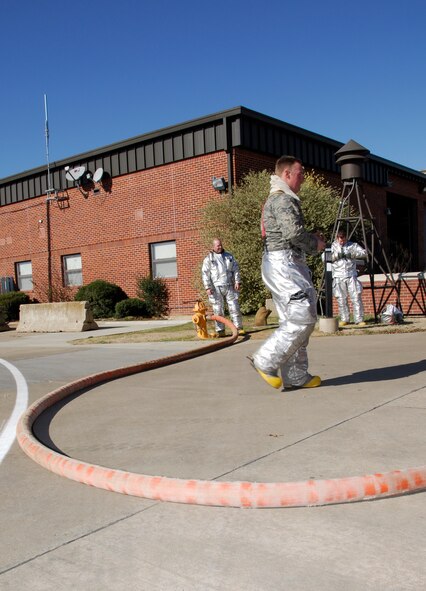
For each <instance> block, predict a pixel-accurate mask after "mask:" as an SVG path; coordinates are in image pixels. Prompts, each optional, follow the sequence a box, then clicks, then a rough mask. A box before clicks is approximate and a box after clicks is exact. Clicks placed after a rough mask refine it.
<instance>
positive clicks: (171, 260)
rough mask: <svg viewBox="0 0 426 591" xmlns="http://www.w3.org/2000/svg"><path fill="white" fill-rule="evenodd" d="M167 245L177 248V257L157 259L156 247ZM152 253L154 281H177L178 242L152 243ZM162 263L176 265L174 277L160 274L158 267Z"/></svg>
mask: <svg viewBox="0 0 426 591" xmlns="http://www.w3.org/2000/svg"><path fill="white" fill-rule="evenodd" d="M165 244H173V245H174V248H175V256H174V257H165V258H156V257H155V247H156V246H159V245H165ZM149 251H150V258H151V275H152V277H153V279H157V278H162V279H177V277H178V269H177V248H176V240H162V241H161V242H151V243H150V245H149ZM161 263H169V264H170V263H174V265H175V272H174V274H173V275H167V276H164V275H161V274H158V271H157V265H159V264H161Z"/></svg>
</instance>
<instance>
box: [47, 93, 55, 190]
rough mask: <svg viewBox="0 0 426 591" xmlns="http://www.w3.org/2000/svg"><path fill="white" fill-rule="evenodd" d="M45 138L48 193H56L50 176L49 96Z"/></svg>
mask: <svg viewBox="0 0 426 591" xmlns="http://www.w3.org/2000/svg"><path fill="white" fill-rule="evenodd" d="M44 136H45V140H46V160H47V191H46V193H47V194H48V195H50V193H55V189H54V188H53V187H52V175H51V174H50V162H49V121H48V116H47V94H45V95H44Z"/></svg>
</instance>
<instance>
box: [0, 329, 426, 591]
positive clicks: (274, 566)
mask: <svg viewBox="0 0 426 591" xmlns="http://www.w3.org/2000/svg"><path fill="white" fill-rule="evenodd" d="M115 328H118V327H115ZM107 330H109V329H107ZM9 334H10V335H11V334H12V333H9ZM79 335H80V336H81V333H79ZM22 336H23V335H22ZM28 337H29V338H25V339H23V338H19V339H13V342H14V345H13V346H14V347H15V341H16V340H18V341H19V343H20V347H22V353H19V352H17V353H16V359H15V362H16V363H19V359H22V361H21V362H20V363H21V369H22V370H23V371H24V370H25V368H26V367H29V363H30V362H29V361H25V359H24V357H26V356H27V352H26V351H24V343H26V347H27V348H28V351H30V350H32V348H34V347H36V349H35V350H37V348H38V351H40V343H41V342H42V341H43V339H44V338H45V337H46V335H28ZM4 338H5V337H4V333H3V335H0V342H1V344H2V353H1V355H2V356H6V355H7V344H9V346H10V341H9V343H6V342H5V341H4ZM58 338H59V337H58ZM61 338H62V335H61ZM67 339H68V340H69V335H67ZM6 340H7V339H6ZM46 343H47V340H46ZM51 344H52V342H51ZM56 344H57V346H58V348H57V350H56V351H55V353H52V354H51V353H50V349H48V348H46V351H47V353H46V356H45V357H44V359H45V361H44V363H49V364H50V365H49V367H51V368H52V369H51V372H52V371H58V372H59V368H60V367H63V366H64V365H66V364H68V366H69V367H68V371H71V370H72V367H71V365H72V364H73V363H75V360H76V359H77V357H76V356H77V355H81V353H78V351H77V353H76V349H79V348H77V347H73V346H70V345H67V344H66V343H65V340H64V342H63V343H61V344H59V343H56ZM189 344H191V343H181V346H182V345H183V346H184V347H186V348H188V345H189ZM425 344H426V335H425V334H424V333H422V332H417V333H412V334H388V335H369V336H365V338H357V337H353V336H348V337H344V338H343V337H334V336H323V337H321V338H312V339H311V342H310V346H309V354H310V367H311V371H312V372H313V373H318V374H319V375H321V377H322V378H323V380H324V384H323V386H321V387H320V388H318V389H314V390H295V391H292V392H277V391H275V390H273V389H272V388H269V387H268V386H267V385H266V384H265V383H264V382H263V380H261V379H260V378H259V377H258V376H257V374H256V373H255V372H254V371H253V370H252V369H251V368H250V366H249V364H248V362H247V360H246V356H247V355H249V354H252V353H253V352H254V350H255V349H256V347H257V346H258V345H259V342H258V341H255V340H254V339H253V340H250V339H247V340H245V341H240V342H238V343H236V344H235V345H233V346H231V347H228V348H226V349H223V350H220V351H217V352H215V353H212V354H209V355H203V356H202V357H198V358H196V359H192V360H188V361H185V362H183V363H179V364H175V365H172V366H168V367H164V368H160V369H156V370H154V371H150V372H147V373H144V374H139V375H133V376H129V377H126V378H123V379H121V380H114V381H110V382H107V383H105V384H102V385H101V386H98V387H96V388H95V389H94V390H93V391H89V392H86V393H85V394H83V395H81V396H78V397H74V399H73V400H72V401H70V402H69V403H68V404H62V405H60V408H57V409H55V410H52V411H51V412H50V413H47V412H46V413H45V414H46V415H48V416H45V417H44V420H43V421H41V422H40V423H39V425H38V434H39V436H40V437H41V438H44V440H45V441H46V442H47V441H49V440H50V442H51V444H52V445H54V446H55V447H56V448H58V449H60V450H62V452H63V453H66V454H67V455H69V456H71V457H74V458H78V459H81V460H84V461H88V462H93V463H96V464H99V465H103V466H109V467H114V468H118V469H121V470H129V471H134V472H139V473H141V474H148V475H166V476H170V477H175V478H184V479H191V478H193V479H203V480H213V481H236V480H248V481H251V482H289V481H297V480H307V479H312V478H313V479H326V478H336V477H344V476H355V475H363V474H369V473H374V472H387V471H391V470H395V469H397V468H407V467H414V466H422V465H424V464H425V457H426V442H425V437H424V418H425V416H426V362H425V349H426V347H425ZM159 345H161V344H159ZM167 345H169V344H168V343H167ZM163 346H164V344H163ZM110 347H111V345H91V346H90V347H83V348H80V350H81V349H82V350H83V352H84V354H85V355H86V356H89V357H88V358H87V359H88V361H87V363H89V361H90V363H91V365H92V367H93V368H96V365H97V364H98V363H99V364H100V365H101V364H102V363H103V361H102V360H103V359H104V357H105V355H106V352H108V351H117V352H118V351H119V347H118V346H115V345H114V346H113V349H110ZM151 347H152V343H146V344H143V343H142V344H137V345H126V347H125V349H124V350H123V351H127V353H126V355H128V354H130V353H131V355H132V357H136V356H137V355H138V354H141V355H142V354H145V353H146V352H147V351H148V350H151ZM138 352H139V353H138ZM143 352H145V353H143ZM157 353H158V354H160V347H159V349H158V350H157ZM38 354H40V353H38ZM117 354H118V353H117ZM55 363H56V364H57V365H54V364H55ZM26 364H27V365H26ZM54 367H57V370H54V369H53V368H54ZM37 376H39V374H37ZM40 379H41V378H40V376H39V377H37V380H40ZM30 386H31V384H30ZM35 386H36V387H37V390H40V388H41V385H40V383H39V382H37V384H36V383H34V387H35ZM45 387H46V388H50V389H52V387H53V385H50V386H49V384H47V383H46V386H45ZM6 464H7V465H6V466H5V470H7V478H6V479H4V478H3V483H4V484H3V490H0V492H2V498H3V499H4V501H3V517H2V520H3V523H2V532H3V534H2V535H3V536H5V537H6V539H7V540H8V542H9V543H8V544H6V547H5V550H4V552H3V558H2V563H3V567H2V569H1V570H0V585H1V587H2V589H13V590H14V589H19V588H27V587H31V588H32V589H33V590H34V591H49V590H50V589H52V591H53V590H55V591H56V590H57V589H66V590H68V589H69V590H71V589H74V588H75V587H76V586H77V587H78V588H81V589H89V588H90V589H93V590H94V591H96V590H98V589H99V590H100V589H111V590H114V591H115V590H121V589H123V590H124V589H137V590H143V591H145V590H147V591H168V590H170V591H195V590H196V591H207V590H220V591H223V590H230V591H240V590H241V591H243V590H244V591H270V590H274V591H275V590H279V591H281V590H282V591H287V590H290V589H291V591H307V590H310V589H314V590H315V591H330V590H338V591H340V590H341V589H342V588H344V589H345V591H361V590H362V591H364V590H373V589H374V590H375V591H376V590H377V589H390V590H395V591H396V590H398V591H401V590H402V591H405V590H411V589H413V590H414V589H415V590H416V591H417V590H418V589H421V588H422V587H423V586H424V583H425V581H426V563H425V561H424V553H425V549H426V548H425V540H424V523H425V520H426V504H425V494H426V493H417V494H412V495H405V496H400V497H395V498H388V499H382V500H377V501H369V502H368V501H367V502H360V503H349V504H344V505H330V506H324V507H312V508H308V507H302V508H297V509H252V510H242V509H232V508H228V507H203V506H195V505H181V504H175V503H161V502H157V501H151V500H147V499H141V498H137V497H128V496H124V495H120V494H117V493H111V492H107V491H103V490H99V489H94V488H90V487H88V486H86V485H84V484H78V483H75V482H72V481H69V480H67V479H64V478H60V477H58V476H56V475H54V474H52V473H50V472H48V471H46V470H44V469H42V468H41V467H40V466H38V465H37V464H35V463H34V462H31V461H30V460H29V459H28V458H27V457H26V456H24V454H23V453H22V452H21V450H20V449H18V448H17V446H15V447H14V448H13V452H12V453H11V454H10V455H9V456H8V457H7V459H6ZM10 491H15V492H14V494H13V495H11V494H10ZM2 573H3V574H2Z"/></svg>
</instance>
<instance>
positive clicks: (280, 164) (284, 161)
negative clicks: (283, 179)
mask: <svg viewBox="0 0 426 591" xmlns="http://www.w3.org/2000/svg"><path fill="white" fill-rule="evenodd" d="M296 162H298V163H299V164H303V162H302V161H301V160H299V158H296V156H281V157H280V158H278V160H277V161H276V163H275V174H276V175H278V176H281V174H282V172H283V170H284V169H285V168H291V167H292V166H293V164H296Z"/></svg>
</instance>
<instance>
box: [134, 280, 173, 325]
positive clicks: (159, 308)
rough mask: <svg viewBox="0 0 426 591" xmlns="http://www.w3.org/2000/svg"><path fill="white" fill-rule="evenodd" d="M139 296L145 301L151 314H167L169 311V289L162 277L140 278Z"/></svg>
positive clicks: (160, 315)
mask: <svg viewBox="0 0 426 591" xmlns="http://www.w3.org/2000/svg"><path fill="white" fill-rule="evenodd" d="M137 294H138V296H139V297H140V298H141V299H142V300H143V301H144V302H145V305H146V309H147V312H148V314H149V316H159V317H160V318H161V317H163V316H167V315H168V313H169V309H170V308H169V290H168V288H167V285H166V282H165V281H164V279H162V278H161V277H155V278H152V277H141V278H140V279H138V289H137Z"/></svg>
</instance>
